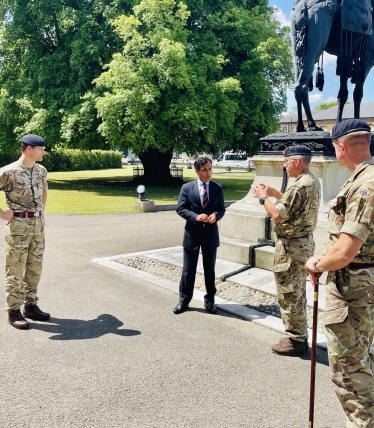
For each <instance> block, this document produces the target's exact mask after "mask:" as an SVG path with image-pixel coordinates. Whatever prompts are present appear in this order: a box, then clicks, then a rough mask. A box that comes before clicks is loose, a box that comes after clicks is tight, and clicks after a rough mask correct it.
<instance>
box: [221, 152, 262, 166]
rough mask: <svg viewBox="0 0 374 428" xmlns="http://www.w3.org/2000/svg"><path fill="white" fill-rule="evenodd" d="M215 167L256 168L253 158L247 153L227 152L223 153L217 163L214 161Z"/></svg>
mask: <svg viewBox="0 0 374 428" xmlns="http://www.w3.org/2000/svg"><path fill="white" fill-rule="evenodd" d="M213 165H217V166H241V167H244V168H248V167H249V168H254V164H253V163H252V161H251V158H249V157H248V156H247V154H246V153H242V152H237V153H233V152H225V153H222V154H221V155H220V156H219V158H218V159H217V160H216V161H213Z"/></svg>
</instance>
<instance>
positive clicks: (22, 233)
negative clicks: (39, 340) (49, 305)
mask: <svg viewBox="0 0 374 428" xmlns="http://www.w3.org/2000/svg"><path fill="white" fill-rule="evenodd" d="M0 190H3V191H4V193H5V197H6V204H7V206H8V208H9V209H12V210H14V211H15V212H34V213H36V212H41V211H42V209H43V203H42V198H43V191H44V190H47V170H46V169H45V168H44V167H43V166H42V165H40V164H37V163H35V164H34V166H33V169H32V172H30V171H29V169H27V168H26V167H25V166H23V164H22V163H21V161H20V160H18V161H16V162H14V163H12V164H10V165H7V166H5V167H3V168H1V170H0ZM44 242H45V239H44V215H41V216H38V217H34V218H20V217H13V219H12V220H11V221H9V222H7V223H6V225H5V252H6V262H5V269H6V279H5V293H6V303H5V307H6V310H15V309H18V308H19V307H20V306H21V305H22V304H23V303H26V304H36V302H37V300H38V297H37V287H38V283H39V280H40V276H41V272H42V261H43V253H44Z"/></svg>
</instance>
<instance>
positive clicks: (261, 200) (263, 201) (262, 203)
mask: <svg viewBox="0 0 374 428" xmlns="http://www.w3.org/2000/svg"><path fill="white" fill-rule="evenodd" d="M265 199H269V198H268V197H267V196H264V197H263V198H260V199H259V202H260V204H261V205H264V203H265Z"/></svg>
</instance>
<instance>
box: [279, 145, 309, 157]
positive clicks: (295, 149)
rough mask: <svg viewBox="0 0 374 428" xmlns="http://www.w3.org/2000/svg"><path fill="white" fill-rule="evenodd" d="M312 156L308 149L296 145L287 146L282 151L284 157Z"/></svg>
mask: <svg viewBox="0 0 374 428" xmlns="http://www.w3.org/2000/svg"><path fill="white" fill-rule="evenodd" d="M295 155H301V156H312V152H311V150H310V148H309V147H307V146H302V145H296V146H288V147H287V148H286V150H285V151H284V156H295Z"/></svg>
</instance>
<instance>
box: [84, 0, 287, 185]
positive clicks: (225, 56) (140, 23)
mask: <svg viewBox="0 0 374 428" xmlns="http://www.w3.org/2000/svg"><path fill="white" fill-rule="evenodd" d="M113 25H114V28H115V32H116V34H118V36H119V37H120V38H121V39H122V40H123V50H122V52H120V53H116V54H115V55H114V56H113V59H112V61H111V62H110V63H109V64H108V65H107V66H106V70H105V71H104V72H103V74H102V75H101V76H100V77H99V78H97V79H96V80H95V83H96V87H97V89H96V90H95V91H94V92H93V93H92V94H90V95H89V97H90V98H91V99H93V100H95V105H96V108H97V109H98V112H99V116H100V118H101V120H102V123H101V124H100V126H99V131H100V133H101V134H102V135H104V136H105V138H106V139H107V140H109V141H112V143H113V142H114V141H115V142H116V143H117V144H118V145H121V146H123V147H129V148H132V149H133V150H134V151H135V152H136V153H138V154H139V157H140V159H141V161H142V163H143V165H144V167H145V177H144V178H145V180H146V181H148V182H156V181H159V182H160V181H161V182H163V181H167V180H168V179H169V178H170V174H169V169H168V165H169V163H170V159H171V156H172V151H173V149H176V150H178V151H179V152H183V151H186V152H188V153H190V154H192V153H196V152H199V153H202V152H208V153H212V152H213V153H214V152H217V150H219V149H220V150H223V149H241V150H246V151H247V152H249V153H255V152H256V151H257V150H258V146H259V142H258V139H259V137H261V136H264V135H266V134H267V133H269V132H272V131H275V130H276V129H277V118H278V117H279V115H280V113H281V112H282V111H284V109H285V105H286V104H285V103H286V99H285V89H286V87H287V85H288V84H289V82H290V81H291V77H292V76H291V53H290V49H289V41H288V38H287V34H288V33H287V31H286V30H285V29H281V28H280V27H279V24H278V22H276V21H275V20H274V19H273V18H272V10H271V9H270V8H269V7H268V6H267V0H252V1H245V0H242V1H232V0H230V1H224V0H215V1H204V0H186V1H184V2H182V1H177V0H143V1H141V2H140V3H139V4H138V5H137V6H135V7H134V8H133V14H131V15H123V16H121V17H119V18H117V19H115V20H114V21H113Z"/></svg>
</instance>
